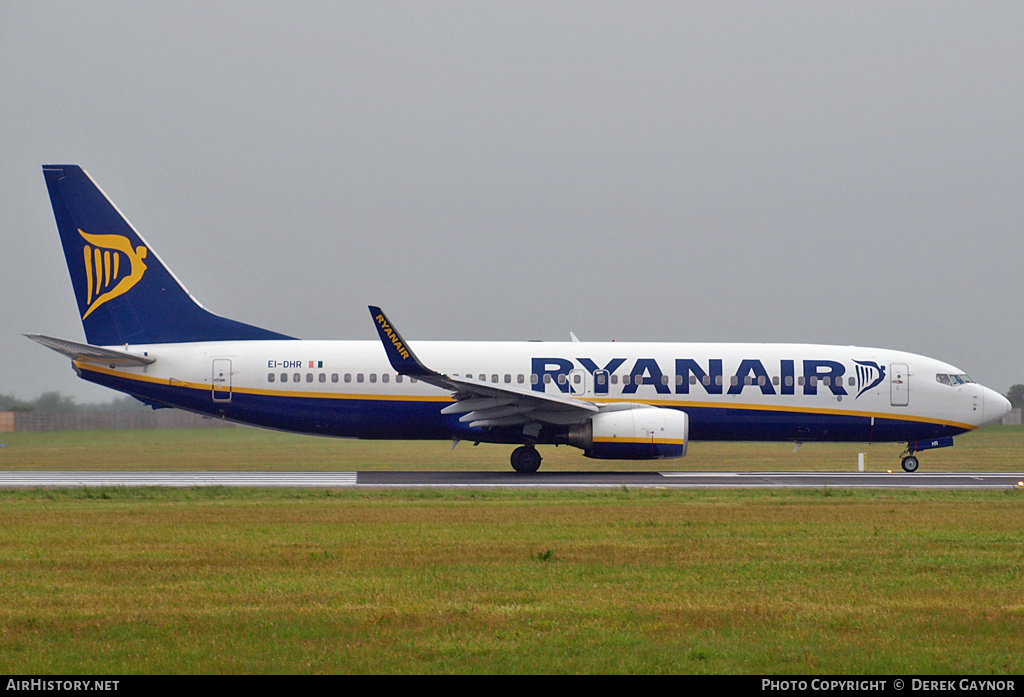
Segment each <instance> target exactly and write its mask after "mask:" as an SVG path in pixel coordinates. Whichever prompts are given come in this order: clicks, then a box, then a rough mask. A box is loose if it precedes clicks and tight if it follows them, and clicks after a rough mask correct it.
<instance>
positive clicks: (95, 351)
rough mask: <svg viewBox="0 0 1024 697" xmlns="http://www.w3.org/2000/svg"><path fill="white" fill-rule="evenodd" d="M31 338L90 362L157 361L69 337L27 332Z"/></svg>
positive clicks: (135, 362) (111, 363) (62, 352)
mask: <svg viewBox="0 0 1024 697" xmlns="http://www.w3.org/2000/svg"><path fill="white" fill-rule="evenodd" d="M25 336H27V337H28V338H29V339H32V341H35V342H36V343H40V344H42V345H43V346H45V347H46V348H48V349H53V350H54V351H56V352H57V353H60V354H63V355H65V356H67V357H68V358H70V359H71V360H73V361H89V362H90V363H103V364H105V365H120V366H125V365H149V364H150V363H155V362H156V359H155V358H150V357H149V356H140V355H138V354H136V353H128V352H127V351H115V350H113V349H108V348H102V347H100V346H93V345H91V344H79V343H78V342H75V341H68V340H67V339H55V338H54V337H52V336H43V335H42V334H25Z"/></svg>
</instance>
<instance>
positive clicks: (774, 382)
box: [772, 375, 779, 385]
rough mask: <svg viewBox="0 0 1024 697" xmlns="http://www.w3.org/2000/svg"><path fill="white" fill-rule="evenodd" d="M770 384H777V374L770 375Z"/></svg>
mask: <svg viewBox="0 0 1024 697" xmlns="http://www.w3.org/2000/svg"><path fill="white" fill-rule="evenodd" d="M772 384H773V385H778V384H779V376H778V375H772Z"/></svg>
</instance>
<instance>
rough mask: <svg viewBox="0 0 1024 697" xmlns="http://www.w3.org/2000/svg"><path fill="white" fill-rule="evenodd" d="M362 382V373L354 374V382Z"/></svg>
mask: <svg viewBox="0 0 1024 697" xmlns="http://www.w3.org/2000/svg"><path fill="white" fill-rule="evenodd" d="M362 381H363V374H362V373H356V382H362Z"/></svg>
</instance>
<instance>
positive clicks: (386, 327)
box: [374, 314, 409, 360]
mask: <svg viewBox="0 0 1024 697" xmlns="http://www.w3.org/2000/svg"><path fill="white" fill-rule="evenodd" d="M374 319H375V320H377V324H379V325H380V329H381V331H382V332H384V333H385V334H386V335H387V337H388V338H389V339H391V344H392V345H393V346H394V347H395V350H396V351H398V355H399V356H401V357H402V358H404V359H406V360H408V359H409V350H408V349H407V348H405V345H404V344H403V343H402V339H401V337H399V336H398V334H397V332H395V330H394V329H392V328H391V325H390V324H388V321H387V319H385V318H384V315H383V314H379V315H377V316H376V317H374Z"/></svg>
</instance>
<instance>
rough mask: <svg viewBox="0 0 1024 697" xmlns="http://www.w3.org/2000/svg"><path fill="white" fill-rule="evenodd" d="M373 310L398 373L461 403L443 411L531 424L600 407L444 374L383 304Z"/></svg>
mask: <svg viewBox="0 0 1024 697" xmlns="http://www.w3.org/2000/svg"><path fill="white" fill-rule="evenodd" d="M370 315H371V316H372V317H373V320H374V323H375V324H376V325H377V333H378V334H379V335H380V340H381V343H383V344H384V351H385V353H387V356H388V360H389V361H390V362H391V367H392V368H394V369H395V372H397V373H400V374H402V375H408V376H410V377H414V378H416V379H417V380H422V381H423V382H425V383H427V384H428V385H434V386H435V387H440V388H441V389H444V390H449V391H450V392H452V396H453V397H455V404H451V405H449V406H447V407H445V408H444V409H442V410H441V413H442V414H463V416H461V417H459V421H461V422H463V423H468V424H469V426H470V427H481V428H487V427H493V426H516V425H519V424H523V425H527V424H531V423H537V424H558V425H569V424H577V423H583V422H584V421H586V420H587V419H588V418H590V416H592V415H593V414H594V413H596V412H597V411H598V408H597V406H595V405H594V404H592V403H590V402H586V401H583V400H578V399H570V398H569V397H563V396H561V395H551V394H547V393H544V392H534V391H532V390H523V389H519V388H515V387H512V386H508V385H499V384H495V383H490V382H481V381H479V380H473V379H472V378H467V377H460V376H455V375H445V374H444V373H438V372H437V371H434V370H431V369H430V368H428V367H427V366H425V365H424V364H423V362H422V361H420V359H419V358H417V357H416V354H415V353H413V350H412V349H411V348H410V347H409V344H407V343H406V341H405V339H403V338H402V336H401V335H400V334H399V333H398V330H397V329H395V327H394V325H392V324H391V322H390V321H389V320H388V318H387V316H386V315H385V314H384V312H383V311H382V310H381V309H380V308H379V307H374V306H372V305H371V306H370Z"/></svg>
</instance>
